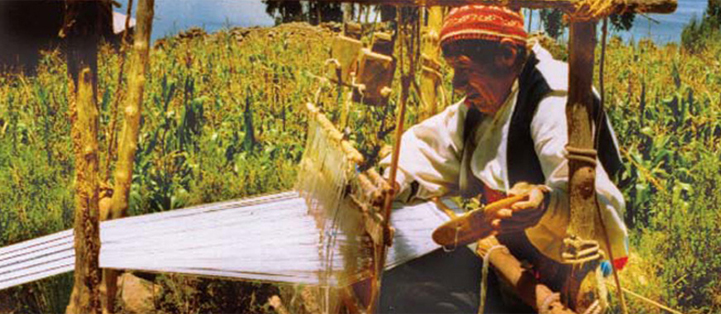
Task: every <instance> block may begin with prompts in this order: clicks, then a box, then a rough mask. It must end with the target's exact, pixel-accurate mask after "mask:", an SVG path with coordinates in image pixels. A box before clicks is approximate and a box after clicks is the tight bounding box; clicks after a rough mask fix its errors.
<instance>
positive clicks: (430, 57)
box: [420, 6, 443, 120]
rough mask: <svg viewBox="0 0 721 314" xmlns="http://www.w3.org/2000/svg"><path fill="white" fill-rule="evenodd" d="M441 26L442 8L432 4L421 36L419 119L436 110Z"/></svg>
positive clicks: (440, 79) (427, 116)
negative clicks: (424, 30)
mask: <svg viewBox="0 0 721 314" xmlns="http://www.w3.org/2000/svg"><path fill="white" fill-rule="evenodd" d="M442 26H443V8H442V7H440V6H433V7H430V8H429V9H428V26H427V28H426V33H425V35H424V36H423V54H422V57H421V62H422V64H421V83H420V87H421V91H420V92H421V103H422V106H423V109H421V113H420V119H421V120H425V119H427V118H429V117H431V116H433V115H435V114H436V113H437V112H438V104H437V103H438V86H439V85H440V84H441V81H442V80H443V78H442V77H441V75H440V63H439V62H438V60H439V58H440V33H441V27H442Z"/></svg>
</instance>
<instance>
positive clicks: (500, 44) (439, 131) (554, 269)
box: [380, 5, 627, 313]
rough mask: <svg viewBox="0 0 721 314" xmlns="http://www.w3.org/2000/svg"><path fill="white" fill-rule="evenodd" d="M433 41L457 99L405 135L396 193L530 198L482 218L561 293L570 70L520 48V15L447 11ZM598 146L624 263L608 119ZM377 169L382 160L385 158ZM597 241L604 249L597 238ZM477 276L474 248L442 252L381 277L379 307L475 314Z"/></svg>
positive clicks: (607, 211)
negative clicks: (438, 44) (450, 70)
mask: <svg viewBox="0 0 721 314" xmlns="http://www.w3.org/2000/svg"><path fill="white" fill-rule="evenodd" d="M440 37H441V38H440V40H441V47H442V50H443V55H444V58H445V59H446V62H447V64H449V65H450V66H451V67H453V70H454V77H453V87H454V89H456V90H457V91H459V92H462V93H465V98H464V99H463V100H462V101H461V102H459V103H457V104H454V105H452V106H450V107H448V108H446V109H445V110H444V111H443V112H441V113H440V114H438V115H436V116H433V117H431V118H429V119H428V120H426V121H423V122H422V123H420V124H418V125H415V126H413V127H412V128H410V129H409V130H408V131H407V132H406V133H405V134H404V135H403V139H402V143H401V153H400V161H399V169H398V174H397V182H396V184H397V186H398V187H399V193H398V194H397V195H398V198H399V199H401V200H410V199H413V198H420V199H429V198H432V197H437V196H444V195H453V194H456V195H457V194H460V195H462V196H463V197H465V198H470V197H475V196H477V195H479V194H480V195H481V198H482V200H483V203H490V202H493V201H496V200H498V199H500V198H503V197H506V196H507V195H509V194H517V193H520V192H529V193H530V197H529V200H528V201H524V202H518V203H516V204H514V205H513V206H511V208H508V209H505V210H501V211H499V213H498V214H497V215H496V216H495V217H488V219H487V221H489V222H490V224H491V226H492V227H493V228H495V229H496V230H497V231H498V235H497V238H498V240H499V241H500V242H501V243H502V244H504V245H506V246H507V247H508V248H509V250H510V251H511V253H512V254H513V255H514V256H516V258H518V259H519V260H525V261H527V262H529V263H530V264H532V265H533V269H534V271H535V272H536V274H537V275H538V277H539V279H540V281H541V282H543V283H544V284H546V285H549V286H550V287H551V288H552V289H553V290H555V291H558V290H559V289H560V288H561V287H560V285H561V284H562V282H563V281H564V279H565V276H567V267H568V266H567V265H564V264H562V263H561V261H562V259H561V250H562V240H563V238H564V237H565V232H566V229H567V227H568V222H569V218H570V210H569V205H568V194H567V184H568V161H567V158H566V156H567V152H566V149H565V146H566V144H567V143H568V131H567V122H566V113H565V108H566V102H567V90H568V86H567V85H568V66H567V64H565V63H563V62H559V61H556V60H554V59H553V58H552V57H551V55H550V53H549V52H548V51H546V50H545V49H543V48H542V47H540V46H539V45H534V46H533V47H531V48H530V49H527V34H526V32H525V30H524V27H523V17H522V16H521V15H520V14H519V13H518V12H517V11H513V10H511V9H508V8H503V7H496V6H484V5H472V6H464V7H459V8H455V9H453V10H451V12H450V13H449V15H448V16H447V18H446V21H445V22H444V25H443V29H442V30H441V35H440ZM596 101H598V100H597V99H596ZM595 105H596V107H598V103H597V102H596V103H595ZM595 114H599V112H598V110H595ZM598 150H599V160H600V162H599V166H598V167H597V169H596V171H597V172H596V176H597V177H596V192H597V196H598V200H599V204H600V206H601V209H602V213H603V216H604V217H603V218H604V221H605V222H606V227H607V230H608V233H609V236H610V240H611V247H612V250H613V256H614V257H615V258H616V260H615V261H614V264H615V265H616V266H617V267H619V268H620V267H622V266H623V264H625V261H626V256H627V248H626V237H627V234H626V228H625V226H624V224H623V222H622V220H621V218H620V217H621V216H620V212H621V210H623V208H624V206H625V204H624V200H623V196H622V195H621V192H620V191H619V190H618V188H617V187H616V186H615V185H614V184H613V183H612V182H611V180H610V178H609V173H611V174H614V173H615V172H616V171H617V170H618V168H619V167H620V157H619V156H618V150H617V144H616V141H615V136H614V134H613V131H612V130H611V128H610V125H609V124H608V121H606V120H604V123H603V124H602V125H601V133H600V145H599V149H598ZM381 164H382V165H387V164H388V159H386V160H384V161H383V162H382V163H381ZM593 240H596V241H598V242H599V243H601V244H602V248H603V249H604V250H606V251H607V250H608V248H606V246H605V245H604V244H603V243H604V241H603V240H602V239H601V238H599V239H593ZM479 279H480V259H479V258H478V257H477V256H475V255H473V254H472V253H471V251H470V250H466V249H465V248H463V249H458V250H455V251H453V252H443V251H441V250H438V251H435V252H433V253H431V254H429V255H427V256H424V257H421V258H419V259H417V260H415V261H413V262H411V263H408V264H406V265H402V266H400V267H398V268H396V269H393V270H392V271H390V272H388V273H387V274H386V275H385V277H384V284H383V287H382V297H381V306H380V311H381V312H383V313H470V312H473V313H475V312H476V311H477V310H478V308H477V307H478V304H479V297H478V291H479V285H480V283H479ZM498 284H499V283H498V282H497V279H495V278H491V279H490V281H489V285H490V286H498ZM487 298H488V299H487V305H488V306H487V311H486V312H487V313H488V312H494V311H503V313H507V312H516V311H517V312H523V313H525V312H528V311H530V310H531V309H530V308H529V307H525V306H520V307H518V306H515V305H517V303H518V302H503V301H501V300H500V299H507V298H508V295H507V294H505V293H500V292H499V291H498V289H493V287H491V291H490V292H489V293H488V296H487ZM509 304H510V305H514V306H515V308H509V306H508V305H509Z"/></svg>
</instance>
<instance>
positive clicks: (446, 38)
mask: <svg viewBox="0 0 721 314" xmlns="http://www.w3.org/2000/svg"><path fill="white" fill-rule="evenodd" d="M440 37H441V46H443V45H447V44H448V43H451V42H454V41H457V40H463V39H480V40H490V41H501V39H503V38H508V39H511V40H513V41H514V42H515V43H517V44H519V45H525V44H526V38H527V37H528V34H526V30H525V29H524V28H523V16H522V15H521V14H520V13H519V12H518V11H515V10H512V9H509V8H506V7H500V6H491V5H466V6H462V7H457V8H453V9H452V10H451V12H450V13H449V14H448V16H447V17H446V20H445V21H444V22H443V28H442V29H441V36H440Z"/></svg>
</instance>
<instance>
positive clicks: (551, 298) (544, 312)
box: [538, 293, 561, 314]
mask: <svg viewBox="0 0 721 314" xmlns="http://www.w3.org/2000/svg"><path fill="white" fill-rule="evenodd" d="M554 302H561V294H560V293H551V294H549V295H547V296H546V298H545V299H543V303H541V306H540V307H539V308H538V314H551V303H554Z"/></svg>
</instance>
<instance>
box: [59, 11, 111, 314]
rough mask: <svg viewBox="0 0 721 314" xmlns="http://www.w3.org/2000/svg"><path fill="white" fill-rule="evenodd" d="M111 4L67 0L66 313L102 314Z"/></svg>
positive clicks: (65, 24)
mask: <svg viewBox="0 0 721 314" xmlns="http://www.w3.org/2000/svg"><path fill="white" fill-rule="evenodd" d="M107 5H108V4H107V3H103V2H100V1H93V2H88V1H79V0H67V1H66V2H65V8H66V12H65V21H64V26H63V29H62V35H63V36H65V37H66V41H67V47H68V48H67V69H68V95H69V96H68V102H69V104H68V107H69V116H70V122H71V124H72V129H71V137H72V143H73V150H74V151H75V186H74V188H75V222H74V233H75V274H74V278H75V283H74V285H73V292H72V294H71V296H70V302H69V304H68V306H67V308H66V310H65V311H66V313H83V314H85V313H92V314H96V313H100V309H101V306H100V292H99V284H100V269H99V267H98V256H99V251H100V232H99V226H98V216H99V213H98V139H97V136H98V111H97V110H98V109H97V107H98V104H97V78H96V75H95V73H97V51H98V41H99V34H98V32H99V31H100V30H102V29H103V28H102V24H101V23H102V19H101V17H102V16H103V14H104V10H108V9H109V7H107Z"/></svg>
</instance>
